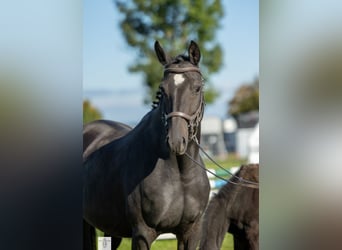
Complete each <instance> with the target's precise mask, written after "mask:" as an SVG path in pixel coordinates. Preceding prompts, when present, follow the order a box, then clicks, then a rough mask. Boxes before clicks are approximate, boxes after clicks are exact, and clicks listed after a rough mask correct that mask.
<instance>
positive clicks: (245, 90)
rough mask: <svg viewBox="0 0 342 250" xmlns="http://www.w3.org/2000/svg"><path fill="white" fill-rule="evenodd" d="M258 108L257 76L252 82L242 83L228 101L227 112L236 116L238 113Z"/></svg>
mask: <svg viewBox="0 0 342 250" xmlns="http://www.w3.org/2000/svg"><path fill="white" fill-rule="evenodd" d="M256 110H259V78H255V79H254V81H253V82H252V83H249V84H248V83H247V84H243V85H242V86H241V87H240V88H239V89H238V90H237V91H236V92H235V95H234V97H233V98H232V99H231V100H230V101H229V110H228V113H229V114H230V115H231V116H233V117H237V116H238V115H240V114H243V113H248V112H250V111H256Z"/></svg>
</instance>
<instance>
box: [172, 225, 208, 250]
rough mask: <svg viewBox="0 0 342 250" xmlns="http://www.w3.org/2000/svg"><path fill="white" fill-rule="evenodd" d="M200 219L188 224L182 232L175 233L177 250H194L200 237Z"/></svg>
mask: <svg viewBox="0 0 342 250" xmlns="http://www.w3.org/2000/svg"><path fill="white" fill-rule="evenodd" d="M201 229H202V227H201V219H199V220H198V221H197V222H195V223H193V224H192V225H190V226H189V228H188V229H186V231H184V233H181V234H177V241H178V242H177V249H178V250H195V249H196V248H197V246H198V244H199V241H200V237H201Z"/></svg>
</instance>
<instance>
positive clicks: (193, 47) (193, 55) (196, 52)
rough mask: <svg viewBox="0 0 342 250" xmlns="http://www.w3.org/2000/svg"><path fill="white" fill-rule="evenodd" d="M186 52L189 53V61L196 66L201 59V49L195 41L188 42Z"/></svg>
mask: <svg viewBox="0 0 342 250" xmlns="http://www.w3.org/2000/svg"><path fill="white" fill-rule="evenodd" d="M188 53H189V58H190V62H191V63H192V64H194V65H196V66H197V65H198V63H199V61H200V60H201V51H200V49H199V47H198V45H197V43H195V42H194V41H191V42H190V46H189V49H188Z"/></svg>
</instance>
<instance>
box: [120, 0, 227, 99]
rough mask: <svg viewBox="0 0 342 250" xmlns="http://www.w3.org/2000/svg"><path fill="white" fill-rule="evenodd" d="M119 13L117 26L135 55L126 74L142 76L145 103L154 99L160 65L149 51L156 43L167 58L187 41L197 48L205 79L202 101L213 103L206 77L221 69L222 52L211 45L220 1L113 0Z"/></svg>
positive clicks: (217, 25)
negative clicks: (145, 93) (146, 90)
mask: <svg viewBox="0 0 342 250" xmlns="http://www.w3.org/2000/svg"><path fill="white" fill-rule="evenodd" d="M114 2H115V4H116V6H117V7H118V9H119V11H120V12H121V13H122V17H123V19H122V21H121V22H120V26H121V30H122V33H123V35H124V38H125V40H126V42H127V43H128V45H129V46H131V47H133V48H135V49H137V51H138V52H139V53H138V55H137V58H136V59H135V60H134V63H133V64H132V65H130V67H129V71H130V72H141V73H143V74H144V84H145V86H146V87H147V89H148V93H147V95H146V97H145V103H146V102H150V101H151V100H152V98H153V97H154V96H155V92H156V89H157V88H158V85H159V83H160V80H161V77H162V74H161V65H160V64H159V62H158V60H157V59H156V56H155V54H154V50H153V44H154V42H155V40H158V41H159V42H160V43H161V44H162V46H163V47H164V48H165V50H166V51H168V52H169V54H170V55H178V54H179V52H180V51H181V52H182V51H184V50H185V49H186V45H187V43H188V42H189V41H190V40H194V41H197V42H198V44H199V46H200V47H201V53H202V60H201V70H202V73H203V75H204V78H205V79H206V92H205V98H206V101H207V102H208V103H211V102H213V101H214V99H215V98H216V97H217V96H218V92H217V91H216V90H215V89H214V88H213V86H212V84H211V83H210V81H209V75H210V74H212V73H215V72H218V71H219V69H220V67H221V65H222V49H221V47H220V45H219V44H218V42H217V41H215V32H216V30H217V29H218V28H219V21H220V19H221V18H222V17H223V9H222V5H221V1H220V0H158V1H157V0H151V1H145V0H114Z"/></svg>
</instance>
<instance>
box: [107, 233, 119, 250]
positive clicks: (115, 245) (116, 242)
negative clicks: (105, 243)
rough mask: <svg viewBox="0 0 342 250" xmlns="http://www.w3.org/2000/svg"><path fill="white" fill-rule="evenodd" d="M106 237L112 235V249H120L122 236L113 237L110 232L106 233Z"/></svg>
mask: <svg viewBox="0 0 342 250" xmlns="http://www.w3.org/2000/svg"><path fill="white" fill-rule="evenodd" d="M104 237H111V250H115V249H118V247H119V246H120V243H121V240H122V238H118V237H112V236H111V235H110V234H107V233H104Z"/></svg>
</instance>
